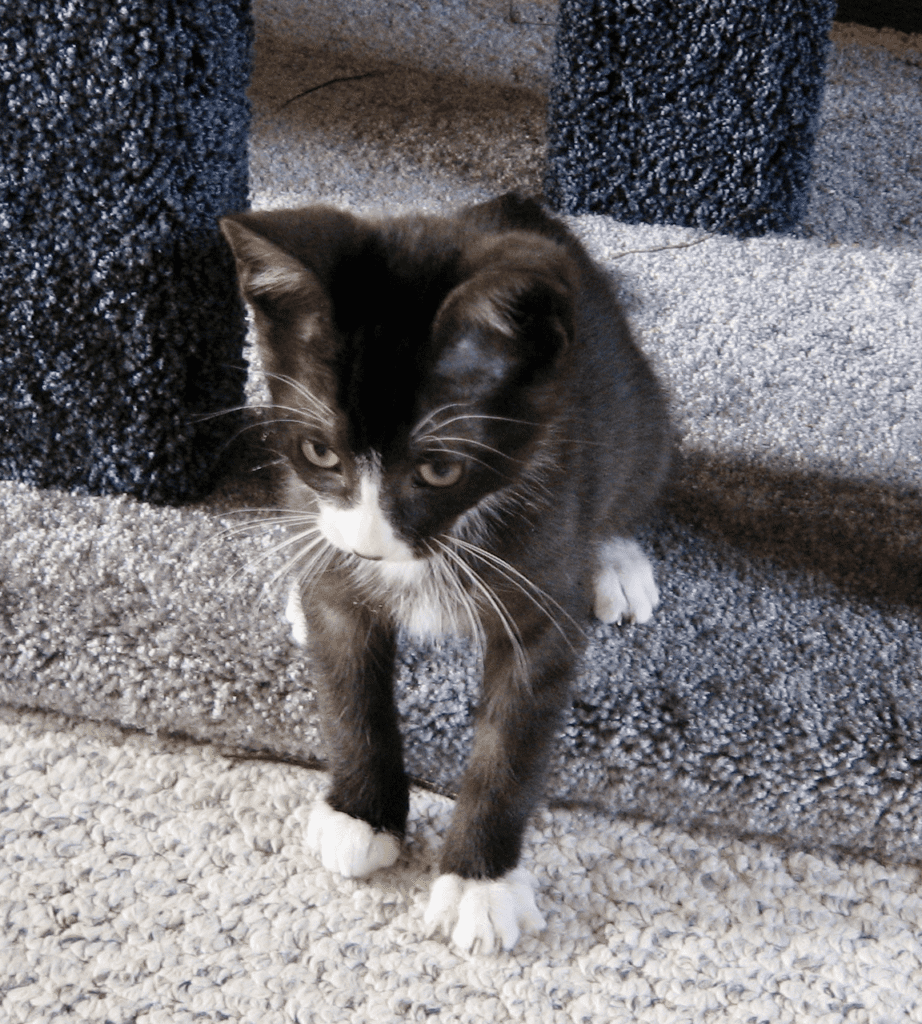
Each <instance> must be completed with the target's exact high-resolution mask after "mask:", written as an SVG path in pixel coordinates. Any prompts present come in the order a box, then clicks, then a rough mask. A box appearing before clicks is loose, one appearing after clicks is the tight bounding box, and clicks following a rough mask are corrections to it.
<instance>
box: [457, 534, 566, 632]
mask: <svg viewBox="0 0 922 1024" xmlns="http://www.w3.org/2000/svg"><path fill="white" fill-rule="evenodd" d="M447 539H448V540H449V541H450V542H451V543H452V544H455V545H457V546H458V547H459V548H461V550H462V551H467V552H468V553H469V554H471V555H473V556H474V557H475V558H479V559H481V560H482V561H484V562H485V563H486V564H487V565H490V566H492V567H493V568H494V569H495V570H496V571H497V572H498V573H499V574H500V575H501V576H502V577H503V578H504V579H505V580H507V582H509V583H511V584H512V585H513V586H514V587H515V588H516V589H517V590H518V591H519V592H520V593H522V594H523V595H524V596H525V597H527V598H528V599H529V600H530V601H531V602H532V604H534V606H535V607H536V608H538V609H539V611H541V612H543V613H544V614H545V615H546V616H547V618H548V619H549V620H550V621H551V623H552V625H553V626H554V628H555V629H556V630H557V631H558V632H559V633H560V635H561V636H562V637H563V638H564V640H566V641H567V644H568V645H569V646H570V649H571V650H575V648H574V647H573V644H572V641H571V640H570V638H569V637H568V636H567V633H566V631H565V630H564V628H563V627H562V626H561V625H560V623H559V622H558V621H557V618H556V617H555V616H554V615H553V614H552V612H551V611H550V610H549V609H548V605H552V606H553V607H554V608H556V609H557V611H558V612H560V614H561V615H563V616H564V617H565V618H566V619H567V620H568V621H569V622H570V624H571V625H572V626H573V627H574V628H575V629H576V630H577V631H578V632H579V633H581V634H582V633H583V628H582V627H581V626H580V624H579V623H578V622H577V621H576V620H575V619H574V618H573V616H572V615H570V613H569V612H568V611H567V610H566V609H565V608H564V607H563V606H562V605H561V604H560V603H559V602H558V601H555V600H554V598H553V597H551V595H550V594H548V593H547V592H546V591H544V590H542V589H541V587H539V586H538V585H537V584H536V583H533V582H532V581H531V580H530V579H529V578H528V577H527V576H525V575H524V574H523V573H521V572H519V570H518V569H516V568H515V566H513V565H510V564H509V562H507V561H506V560H505V559H503V558H500V557H499V556H498V555H494V554H493V553H492V552H491V551H487V550H486V549H485V548H482V547H480V546H479V545H477V544H471V543H470V542H469V541H466V540H462V539H461V538H460V537H454V536H451V535H450V534H449V535H447Z"/></svg>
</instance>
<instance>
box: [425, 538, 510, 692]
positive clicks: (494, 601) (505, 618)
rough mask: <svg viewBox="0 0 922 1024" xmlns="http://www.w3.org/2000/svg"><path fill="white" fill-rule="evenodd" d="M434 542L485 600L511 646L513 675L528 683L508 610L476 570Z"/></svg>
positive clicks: (439, 543) (448, 548) (455, 553)
mask: <svg viewBox="0 0 922 1024" xmlns="http://www.w3.org/2000/svg"><path fill="white" fill-rule="evenodd" d="M436 543H437V544H438V545H439V547H440V548H441V549H442V552H443V554H444V555H445V557H446V558H448V559H449V560H450V561H452V562H453V563H454V564H455V565H456V566H457V567H458V568H459V569H461V571H462V572H463V573H464V574H465V576H466V577H467V579H468V580H469V581H470V583H471V585H472V586H473V587H474V588H475V590H476V592H477V593H478V594H479V595H480V596H481V597H482V598H483V599H484V601H486V603H487V604H488V605H489V606H490V608H491V609H492V610H493V612H494V614H495V615H496V617H497V619H499V622H500V625H502V627H503V630H504V631H505V633H506V636H507V637H508V639H509V644H510V647H511V648H512V657H513V661H514V662H515V671H514V672H513V677H514V678H515V679H516V680H517V681H518V682H519V683H520V684H522V685H526V684H527V683H528V658H527V656H526V654H525V650H524V647H523V646H522V638H521V635H520V634H519V631H518V628H517V627H516V625H515V622H514V620H513V619H512V616H511V615H510V614H509V610H508V609H507V608H506V606H505V605H504V604H503V603H502V601H500V599H499V598H498V597H497V596H496V594H494V593H493V591H492V590H491V589H490V587H488V586H487V584H486V583H485V582H484V581H483V580H482V579H481V577H480V575H479V574H478V573H477V572H476V570H475V569H474V568H473V566H471V565H468V563H467V562H465V561H464V559H463V558H462V557H461V556H460V555H459V554H458V552H456V551H452V550H451V548H450V547H449V546H448V545H447V544H444V543H443V542H442V541H440V540H438V539H436Z"/></svg>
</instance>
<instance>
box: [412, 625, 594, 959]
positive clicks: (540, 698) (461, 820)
mask: <svg viewBox="0 0 922 1024" xmlns="http://www.w3.org/2000/svg"><path fill="white" fill-rule="evenodd" d="M523 632H524V631H523ZM542 632H543V633H544V635H543V637H541V638H540V639H539V640H536V639H535V635H534V632H533V633H532V638H531V641H530V642H529V644H528V660H529V667H530V672H529V678H528V679H527V680H525V679H520V678H518V676H517V673H516V668H515V662H514V659H513V657H512V645H511V643H510V642H509V640H508V639H507V638H506V637H505V636H499V637H493V638H491V640H490V642H489V643H488V648H487V654H486V658H485V665H484V695H483V702H482V704H481V707H480V709H479V711H478V722H477V731H476V736H475V740H474V747H473V751H472V754H471V759H470V762H469V764H468V767H467V771H466V773H465V776H464V780H463V782H462V785H461V790H460V793H459V795H458V801H457V805H456V807H455V814H454V817H453V819H452V824H451V827H450V829H449V832H448V836H447V839H446V842H445V846H444V849H443V852H442V857H441V861H440V865H439V867H440V872H441V874H440V876H439V878H438V879H436V882H435V884H434V885H433V888H432V893H431V896H430V900H429V906H428V908H427V911H426V923H427V924H428V925H429V927H430V929H433V930H434V929H436V928H441V929H442V930H443V931H444V932H445V933H446V934H449V935H450V936H451V939H452V941H453V942H454V943H455V945H457V946H459V947H461V948H462V949H467V950H469V949H473V948H474V947H475V946H479V948H480V950H481V951H483V952H491V951H492V950H493V949H494V948H495V947H496V945H497V944H499V945H501V946H502V947H503V948H505V949H511V948H512V946H513V945H514V944H515V942H516V941H517V940H518V937H519V934H520V933H521V931H523V930H524V931H539V930H540V929H541V928H543V927H544V920H543V918H542V917H541V914H540V913H539V911H538V908H537V906H536V905H535V898H534V888H533V885H534V883H533V879H532V878H531V877H530V876H529V875H528V874H527V873H526V872H524V871H523V870H521V869H519V868H518V867H517V865H518V861H519V853H520V850H521V844H522V835H523V832H524V829H525V825H526V823H527V820H528V816H529V814H530V812H531V810H532V807H533V806H534V803H535V800H536V799H537V796H538V791H539V785H540V782H541V778H542V776H543V772H544V768H545V764H546V762H547V758H548V755H549V749H550V745H551V741H552V740H553V737H554V733H555V730H556V726H557V723H558V720H559V717H560V712H561V710H562V708H563V706H564V703H565V701H566V699H567V696H568V694H569V683H570V679H571V676H572V671H573V663H574V654H573V651H572V649H571V648H569V647H568V646H567V644H566V643H565V641H564V640H563V638H562V637H561V636H560V635H559V634H558V633H557V632H556V628H555V627H553V626H548V627H547V628H546V629H544V630H542Z"/></svg>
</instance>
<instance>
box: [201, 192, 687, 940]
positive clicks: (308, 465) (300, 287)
mask: <svg viewBox="0 0 922 1024" xmlns="http://www.w3.org/2000/svg"><path fill="white" fill-rule="evenodd" d="M221 227H222V230H223V232H224V235H225V237H226V238H227V239H228V241H229V243H230V245H231V248H232V249H233V251H234V255H235V257H236V261H237V268H238V274H239V280H240V287H241V291H242V294H243V297H244V299H245V300H246V302H247V303H248V304H249V306H250V307H251V309H252V312H253V315H254V319H255V324H256V330H257V337H258V345H259V348H260V353H261V358H262V361H263V365H264V370H265V373H266V377H267V381H268V385H269V388H270V391H271V394H272V400H273V403H274V409H275V411H276V415H277V416H278V420H277V423H278V428H279V443H280V444H281V445H282V451H283V454H284V456H285V460H286V464H285V480H284V489H285V494H286V497H285V508H286V510H291V515H292V518H293V520H294V521H295V523H296V530H297V534H296V540H295V541H294V542H295V543H296V544H297V545H299V547H298V552H299V559H300V563H301V568H300V570H299V573H298V580H297V583H296V585H295V587H294V589H293V591H292V594H291V597H290V598H289V603H288V610H287V614H288V618H289V619H290V621H291V622H292V626H293V630H294V633H295V636H296V638H297V639H299V640H300V641H301V642H302V643H305V644H306V645H307V648H308V650H309V654H310V658H311V662H312V665H313V667H314V671H315V678H316V685H317V696H318V701H319V706H320V709H321V715H322V720H323V726H324V733H325V742H326V744H327V750H328V758H329V760H328V764H329V772H330V787H329V791H328V793H327V796H326V799H325V801H323V802H322V803H320V804H319V805H318V806H317V807H315V808H314V810H313V812H312V815H311V818H310V823H309V828H308V842H309V844H310V845H311V846H312V847H313V848H314V849H316V851H317V852H318V853H319V854H320V857H321V859H322V862H323V864H324V866H325V867H327V868H328V869H330V870H333V871H338V872H339V873H340V874H342V875H345V876H348V877H362V876H365V875H368V874H369V873H370V872H372V871H374V870H376V869H378V868H382V867H387V866H389V865H391V864H393V863H394V861H395V860H396V859H397V856H398V853H399V849H400V840H401V838H402V836H403V835H404V832H405V827H406V819H407V812H408V805H409V798H408V782H407V777H406V775H405V772H404V767H403V761H402V753H401V738H400V735H399V733H398V728H397V715H396V711H395V707H394V698H393V671H394V657H395V645H396V634H397V630H398V628H399V627H401V626H402V627H404V628H405V629H406V630H408V631H409V633H410V634H413V635H416V636H418V637H423V638H427V637H434V636H439V635H443V634H445V633H449V632H451V633H459V634H465V635H468V636H471V637H472V638H473V639H474V641H475V642H476V643H477V644H478V645H479V648H480V651H481V656H482V661H483V684H482V699H481V703H480V706H479V710H478V714H477V728H476V738H475V741H474V745H473V750H472V752H471V755H470V761H469V764H468V766H467V769H466V772H465V775H464V778H463V781H462V783H461V786H460V791H459V793H458V798H457V805H456V808H455V812H454V817H453V820H452V824H451V826H450V829H449V831H448V835H447V837H446V839H445V843H444V848H443V850H442V854H441V861H440V872H441V874H440V876H439V878H438V879H437V880H436V882H435V884H434V887H433V889H432V893H431V897H430V901H429V905H428V909H427V911H426V921H427V923H428V924H429V926H430V927H432V928H436V927H441V928H443V929H444V930H445V931H446V933H448V934H450V936H451V938H452V941H454V942H455V943H456V944H457V945H458V946H460V947H462V948H466V949H470V948H473V947H474V946H477V945H479V947H480V948H482V949H484V950H487V949H492V948H493V947H494V946H495V944H496V942H497V941H498V942H499V943H501V944H502V945H503V946H504V947H506V948H511V946H512V945H513V944H514V943H515V941H516V940H517V938H518V936H519V934H520V931H521V930H522V929H526V930H536V929H539V928H540V927H542V926H543V923H544V922H543V921H542V919H541V916H540V914H539V912H538V910H537V907H536V905H535V900H534V894H533V890H532V880H531V878H530V876H528V875H526V874H525V873H524V872H523V871H521V870H520V869H518V868H517V865H518V861H519V853H520V848H521V844H522V834H523V830H524V828H525V825H526V821H527V819H528V816H529V813H530V811H531V809H532V807H533V805H534V803H535V801H536V798H537V796H538V792H539V786H540V783H541V777H542V769H543V767H544V765H545V764H546V762H547V760H548V756H549V750H550V746H551V743H552V739H553V736H554V733H555V727H556V725H557V723H558V720H559V718H560V716H561V712H562V710H563V709H564V708H565V707H566V704H567V701H568V698H569V694H570V686H571V681H572V679H573V676H574V670H575V666H576V664H577V660H578V658H579V655H580V652H581V649H582V647H583V644H584V635H583V629H582V625H581V624H582V623H583V622H584V621H585V617H586V613H587V612H588V610H589V607H590V605H592V606H593V607H594V611H595V614H596V615H597V616H598V617H599V618H600V619H602V620H603V621H604V622H608V623H613V622H618V621H620V620H621V619H622V618H632V619H634V620H635V621H637V622H645V621H647V619H649V618H650V616H651V614H652V611H653V608H654V607H655V605H656V603H657V590H656V586H655V583H654V580H653V573H652V570H651V568H650V564H649V562H648V561H647V559H646V557H645V556H644V555H643V553H642V552H641V551H640V549H639V547H638V546H637V544H636V543H635V542H634V541H633V540H631V539H630V537H631V534H632V531H633V530H634V529H635V527H636V526H637V525H638V523H640V522H641V521H642V520H643V517H644V515H645V514H646V513H647V511H648V509H649V507H650V505H651V502H652V501H653V499H654V497H655V494H656V492H657V489H658V487H659V485H660V483H661V481H662V479H663V477H664V474H665V472H666V466H667V462H668V451H669V429H668V425H667V416H666V410H665V404H664V400H663V397H662V393H661V391H660V388H659V386H658V385H657V383H656V381H655V379H654V377H653V374H652V373H651V371H650V369H649V367H648V365H647V363H646V361H645V360H644V358H643V357H642V355H641V354H640V352H639V351H638V350H637V348H636V347H635V345H634V343H633V342H632V340H631V338H630V335H629V334H628V330H627V327H626V326H625V322H624V319H623V317H622V314H621V312H620V311H619V309H618V305H617V303H616V301H615V299H614V297H613V293H612V289H611V286H610V284H609V282H608V280H607V279H606V277H605V275H604V274H603V272H602V271H601V270H599V269H598V268H597V267H596V266H595V265H594V264H593V263H592V261H591V260H590V258H589V257H588V255H587V254H586V252H585V250H584V249H583V248H582V246H581V245H580V244H579V242H578V241H577V240H576V238H575V237H574V236H573V235H572V234H571V233H570V232H569V231H568V229H567V228H566V227H565V226H564V224H563V223H562V222H561V221H559V220H557V219H555V218H553V217H552V216H550V215H548V214H547V213H546V212H545V211H544V210H543V208H542V207H541V206H540V205H539V204H538V203H537V202H535V201H534V200H530V199H524V198H521V197H519V196H516V195H507V196H504V197H502V198H500V199H496V200H493V201H491V202H488V203H484V204H482V205H478V206H474V207H471V208H468V209H465V210H462V211H461V212H459V213H457V214H455V215H454V216H447V217H433V216H405V217H396V218H391V219H380V220H364V219H359V218H358V217H355V216H352V215H350V214H348V213H344V212H340V211H338V210H335V209H332V208H327V207H312V208H307V209H300V210H280V211H273V212H251V213H242V214H237V215H234V216H231V217H226V218H224V219H223V220H222V222H221Z"/></svg>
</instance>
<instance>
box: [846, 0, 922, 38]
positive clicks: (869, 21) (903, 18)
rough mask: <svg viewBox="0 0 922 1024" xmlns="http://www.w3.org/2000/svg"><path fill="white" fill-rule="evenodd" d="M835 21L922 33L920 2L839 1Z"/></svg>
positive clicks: (921, 5)
mask: <svg viewBox="0 0 922 1024" xmlns="http://www.w3.org/2000/svg"><path fill="white" fill-rule="evenodd" d="M836 21H855V22H858V24H859V25H870V26H871V28H895V29H898V30H899V31H900V32H922V0H839V6H838V9H837V11H836Z"/></svg>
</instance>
